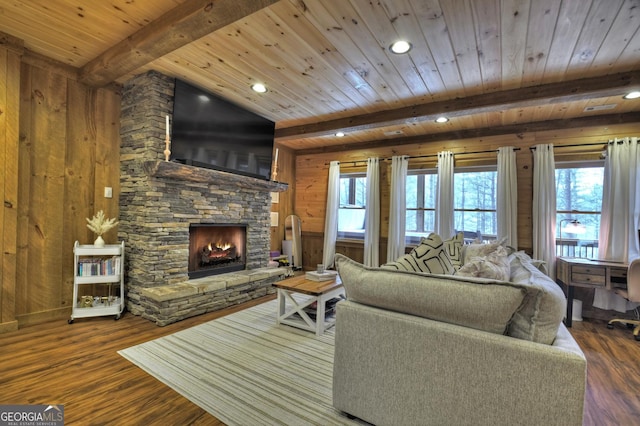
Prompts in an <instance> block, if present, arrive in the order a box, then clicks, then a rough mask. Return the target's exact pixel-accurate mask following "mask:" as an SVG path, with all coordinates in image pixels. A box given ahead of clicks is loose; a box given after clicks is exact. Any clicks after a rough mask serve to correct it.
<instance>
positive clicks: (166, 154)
mask: <svg viewBox="0 0 640 426" xmlns="http://www.w3.org/2000/svg"><path fill="white" fill-rule="evenodd" d="M165 129H166V131H165V137H164V161H169V156H170V155H171V138H170V137H169V116H168V115H167V120H166V124H165Z"/></svg>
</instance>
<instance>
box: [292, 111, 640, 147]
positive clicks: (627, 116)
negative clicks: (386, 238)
mask: <svg viewBox="0 0 640 426" xmlns="http://www.w3.org/2000/svg"><path fill="white" fill-rule="evenodd" d="M627 123H640V112H627V113H624V114H607V115H596V116H590V117H578V118H571V119H566V120H547V121H538V122H533V123H523V124H510V125H507V126H498V127H485V128H480V129H466V130H459V131H452V132H443V133H432V134H428V135H419V136H407V137H404V138H392V139H380V140H375V141H367V142H358V143H353V144H343V145H330V146H324V147H321V148H308V149H300V150H296V151H295V153H296V155H311V154H325V153H329V152H344V151H354V150H367V149H374V148H383V147H387V146H389V145H390V144H392V145H393V146H401V145H412V144H424V143H433V142H442V141H450V140H460V139H477V138H486V137H490V136H499V135H509V134H513V135H514V137H517V138H520V139H521V138H522V137H523V135H524V134H525V133H531V132H543V131H548V130H557V129H575V128H582V127H597V126H612V125H614V124H627Z"/></svg>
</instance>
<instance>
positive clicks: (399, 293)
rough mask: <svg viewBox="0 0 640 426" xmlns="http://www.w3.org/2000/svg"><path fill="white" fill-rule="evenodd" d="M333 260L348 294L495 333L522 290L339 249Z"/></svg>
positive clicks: (500, 330)
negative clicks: (369, 262) (381, 264)
mask: <svg viewBox="0 0 640 426" xmlns="http://www.w3.org/2000/svg"><path fill="white" fill-rule="evenodd" d="M335 264H336V268H337V270H338V272H339V273H340V277H341V279H342V282H343V284H344V287H345V291H346V295H347V299H349V300H352V301H355V302H358V303H362V304H365V305H370V306H375V307H379V308H383V309H388V310H391V311H396V312H403V313H407V314H411V315H416V316H420V317H425V318H429V319H433V320H437V321H443V322H447V323H451V324H456V325H462V326H466V327H470V328H474V329H479V330H484V331H488V332H491V333H496V334H505V333H506V331H507V327H508V325H509V322H510V321H511V318H512V316H513V315H514V313H515V312H516V311H517V309H518V308H519V306H520V304H521V303H522V301H523V299H524V296H525V290H524V289H523V288H522V287H521V286H518V285H514V284H511V283H507V282H498V281H492V280H480V279H476V280H473V279H471V278H462V277H460V278H458V277H455V276H441V275H431V274H424V273H416V272H410V271H402V270H392V269H384V268H369V267H366V266H364V265H362V264H360V263H358V262H355V261H353V260H351V259H349V258H348V257H346V256H343V255H341V254H336V256H335Z"/></svg>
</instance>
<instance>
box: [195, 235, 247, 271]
mask: <svg viewBox="0 0 640 426" xmlns="http://www.w3.org/2000/svg"><path fill="white" fill-rule="evenodd" d="M246 238H247V226H246V225H240V224H215V223H214V224H207V223H204V224H192V225H190V226H189V278H201V277H206V276H209V275H217V274H223V273H225V272H234V271H242V270H244V268H245V263H246V258H245V241H246Z"/></svg>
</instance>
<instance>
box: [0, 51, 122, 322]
mask: <svg viewBox="0 0 640 426" xmlns="http://www.w3.org/2000/svg"><path fill="white" fill-rule="evenodd" d="M8 52H9V50H8V49H3V48H0V56H2V57H3V58H5V59H4V60H2V59H0V69H4V71H1V70H0V73H2V74H3V75H2V76H1V77H0V83H1V84H3V86H1V89H2V90H1V91H0V98H2V99H3V100H2V101H1V102H2V103H3V105H2V110H3V111H6V112H7V114H3V115H6V116H7V117H8V118H9V119H10V121H11V123H13V124H12V126H2V128H3V129H8V130H7V131H6V132H4V133H3V135H2V138H3V139H4V142H5V144H4V145H3V146H4V147H6V148H5V150H4V154H2V156H0V162H4V164H5V165H6V166H5V167H3V168H2V171H1V172H0V182H3V181H4V183H5V184H4V194H3V195H4V200H5V207H4V209H3V211H4V213H3V216H0V223H2V224H3V226H2V228H1V230H0V242H2V243H1V244H2V249H3V250H2V253H3V268H2V280H1V281H0V282H1V286H2V301H3V302H2V305H1V309H2V311H0V314H1V315H0V318H1V319H2V322H1V323H0V332H1V331H2V330H3V324H4V326H5V327H7V328H9V327H14V326H15V324H16V321H17V324H18V326H22V325H26V324H31V323H37V322H42V321H47V320H51V319H54V318H62V317H66V316H68V315H69V314H70V312H71V311H70V306H71V303H72V301H71V299H72V290H73V244H74V242H75V241H76V240H78V241H79V242H80V243H83V244H87V243H92V242H93V240H94V239H95V236H94V235H93V234H92V232H91V231H90V230H89V229H88V228H87V227H86V220H85V218H87V217H91V216H93V215H94V214H95V213H96V212H97V211H98V210H104V211H105V214H106V215H107V216H108V217H117V216H118V211H119V209H118V194H119V188H120V177H119V157H120V137H119V132H120V119H119V117H120V95H119V93H118V92H117V91H116V90H114V89H91V88H88V87H87V86H84V85H82V84H81V83H78V81H77V80H76V79H75V78H74V77H75V76H74V73H73V72H71V73H70V72H69V70H68V68H65V67H63V66H61V67H59V68H58V67H56V66H55V64H51V63H49V62H42V61H30V60H29V58H25V57H23V58H22V60H20V57H19V56H18V60H17V61H16V60H15V59H13V61H12V66H11V72H10V73H8V72H7V71H6V66H5V65H6V63H7V60H6V58H7V57H8V55H9V56H10V55H11V53H8ZM34 64H35V65H34ZM42 64H45V65H46V66H40V65H42ZM7 97H10V98H11V100H10V102H11V103H10V104H9V105H5V102H6V100H5V99H6V98H7ZM3 120H8V119H7V118H4V119H3ZM14 126H15V127H14ZM9 129H10V130H11V132H12V133H11V132H10V131H9ZM18 132H19V138H18V136H17V135H18ZM14 140H15V144H14V145H15V147H16V149H15V150H14V152H13V153H12V154H9V152H10V149H9V147H10V146H11V142H12V141H14ZM12 182H15V184H13V185H14V186H15V187H16V191H17V200H18V202H17V203H15V206H14V202H13V201H11V198H12V195H11V193H10V192H7V189H6V188H7V187H11V183H12ZM107 186H108V187H112V188H113V198H110V199H106V198H104V187H107ZM8 205H12V206H13V207H12V208H8V207H7V206H8ZM14 210H15V212H13V211H14ZM7 211H10V212H12V214H13V215H15V219H12V216H11V215H10V214H8V213H7ZM104 238H105V240H106V241H107V243H115V242H116V238H117V229H113V230H111V231H109V232H108V233H107V234H105V235H104ZM12 241H15V247H16V248H15V249H14V250H13V252H12V244H13V243H12ZM12 256H13V257H14V259H12ZM7 263H12V264H13V265H15V266H14V268H13V269H12V268H11V267H10V266H8V267H5V264H7ZM8 324H9V325H8Z"/></svg>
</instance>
